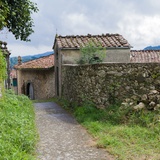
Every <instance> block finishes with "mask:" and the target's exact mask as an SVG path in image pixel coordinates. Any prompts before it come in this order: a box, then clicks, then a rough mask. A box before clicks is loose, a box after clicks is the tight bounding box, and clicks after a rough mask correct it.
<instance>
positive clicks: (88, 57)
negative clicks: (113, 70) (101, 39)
mask: <svg viewBox="0 0 160 160" xmlns="http://www.w3.org/2000/svg"><path fill="white" fill-rule="evenodd" d="M80 53H81V57H80V60H79V61H78V63H79V64H95V63H100V62H103V59H104V58H105V56H106V53H105V48H103V47H102V45H101V44H100V43H96V44H95V43H93V42H92V41H89V42H88V43H87V44H86V45H85V46H84V47H81V48H80Z"/></svg>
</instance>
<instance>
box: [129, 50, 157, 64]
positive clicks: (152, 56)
mask: <svg viewBox="0 0 160 160" xmlns="http://www.w3.org/2000/svg"><path fill="white" fill-rule="evenodd" d="M130 61H131V62H134V63H156V62H158V63H160V50H131V54H130Z"/></svg>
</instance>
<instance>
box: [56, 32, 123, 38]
mask: <svg viewBox="0 0 160 160" xmlns="http://www.w3.org/2000/svg"><path fill="white" fill-rule="evenodd" d="M96 36H121V35H120V34H118V33H105V34H104V33H102V34H90V33H88V34H85V35H57V36H56V38H57V37H61V38H65V37H66V38H71V37H96Z"/></svg>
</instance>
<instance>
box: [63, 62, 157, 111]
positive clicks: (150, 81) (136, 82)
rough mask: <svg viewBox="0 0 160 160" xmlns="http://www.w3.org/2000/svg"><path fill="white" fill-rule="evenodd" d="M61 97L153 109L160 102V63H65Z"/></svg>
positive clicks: (77, 100)
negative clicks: (119, 103)
mask: <svg viewBox="0 0 160 160" xmlns="http://www.w3.org/2000/svg"><path fill="white" fill-rule="evenodd" d="M62 96H63V97H64V98H66V99H67V100H69V101H71V102H77V103H81V102H82V101H84V100H85V101H86V100H89V101H92V102H94V103H95V104H96V106H97V107H99V108H105V107H107V106H108V105H109V104H113V103H115V102H121V103H122V102H123V105H134V106H136V105H139V104H140V105H141V104H143V105H144V106H145V105H147V106H148V105H150V108H154V107H155V106H156V107H157V105H158V104H160V64H159V63H143V64H142V63H105V64H104V63H103V64H94V65H81V66H79V65H63V66H62ZM136 107H137V108H138V107H139V106H136ZM136 107H135V109H137V108H136Z"/></svg>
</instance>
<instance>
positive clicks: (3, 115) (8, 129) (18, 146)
mask: <svg viewBox="0 0 160 160" xmlns="http://www.w3.org/2000/svg"><path fill="white" fill-rule="evenodd" d="M37 138H38V136H37V130H36V127H35V115H34V109H33V105H32V102H31V101H30V100H29V99H28V98H27V97H26V96H23V95H22V96H16V95H15V94H13V93H12V92H11V91H10V90H9V91H6V93H5V94H4V96H3V98H2V99H0V159H2V160H32V159H36V158H35V157H36V156H35V144H36V142H37Z"/></svg>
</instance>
